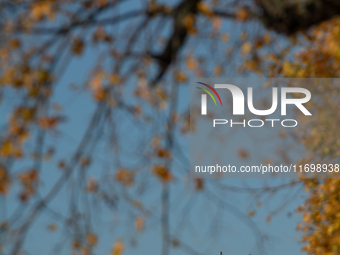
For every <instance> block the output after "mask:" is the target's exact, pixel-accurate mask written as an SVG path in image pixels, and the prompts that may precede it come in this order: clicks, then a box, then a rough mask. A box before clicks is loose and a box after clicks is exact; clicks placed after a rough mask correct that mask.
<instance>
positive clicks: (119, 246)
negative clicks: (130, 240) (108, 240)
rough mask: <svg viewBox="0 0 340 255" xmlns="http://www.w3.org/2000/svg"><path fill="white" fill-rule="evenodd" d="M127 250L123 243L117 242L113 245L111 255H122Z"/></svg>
mask: <svg viewBox="0 0 340 255" xmlns="http://www.w3.org/2000/svg"><path fill="white" fill-rule="evenodd" d="M124 249H125V246H124V243H123V242H122V241H116V242H115V244H114V245H113V248H112V252H111V255H122V254H123V251H124Z"/></svg>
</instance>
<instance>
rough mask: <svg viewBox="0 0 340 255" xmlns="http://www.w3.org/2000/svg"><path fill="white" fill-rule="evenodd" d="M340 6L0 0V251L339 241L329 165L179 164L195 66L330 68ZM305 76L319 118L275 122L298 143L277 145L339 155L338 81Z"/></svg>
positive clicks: (326, 157) (259, 72)
mask: <svg viewBox="0 0 340 255" xmlns="http://www.w3.org/2000/svg"><path fill="white" fill-rule="evenodd" d="M339 13H340V4H339V3H338V1H337V0H327V1H321V0H290V1H289V0H281V1H280V0H241V1H231V0H227V1H221V0H211V1H200V0H179V1H159V0H150V1H147V0H121V1H118V0H94V1H75V0H59V1H54V0H43V1H42V0H23V1H21V0H12V1H7V0H1V1H0V35H1V36H0V92H1V107H0V112H1V120H0V121H1V126H0V128H1V133H0V221H1V223H0V252H1V254H11V255H17V254H84V255H87V254H112V255H122V254H162V255H169V254H173V255H175V254H219V253H220V252H221V251H222V252H223V254H249V253H251V254H287V253H288V254H300V253H307V254H339V253H340V217H339V214H338V211H339V208H340V203H339V201H340V199H339V195H340V193H339V192H340V183H339V181H338V179H337V178H328V179H303V178H300V179H297V178H295V179H266V180H263V179H192V178H190V172H189V157H190V155H189V148H190V143H189V141H190V133H191V132H192V131H194V130H195V123H193V122H192V121H191V120H190V111H189V110H190V109H189V98H190V86H189V84H190V82H189V80H190V78H196V79H197V78H203V77H215V78H217V77H226V78H228V77H253V78H257V77H270V78H276V77H280V78H281V77H286V78H330V77H333V78H336V77H338V76H339V71H340V62H339V59H340V58H339V54H340V47H339V37H340V20H339V18H338V17H337V16H338V14H339ZM308 89H309V90H310V91H311V93H312V95H313V103H312V104H311V105H310V106H309V108H308V109H311V111H312V112H313V118H312V119H304V118H301V119H300V118H299V121H301V122H302V123H303V124H304V129H299V132H293V133H285V132H283V133H280V134H278V137H277V138H278V139H282V138H284V140H285V141H291V140H294V143H295V144H296V143H297V144H298V145H299V146H301V147H303V153H302V154H301V157H300V158H299V159H298V160H295V159H294V160H293V159H291V158H290V157H289V155H288V154H287V151H289V149H290V144H289V143H288V144H286V145H285V146H284V147H282V146H278V148H277V150H275V152H276V154H277V156H278V157H280V158H281V159H282V160H284V161H286V162H289V163H294V162H292V161H297V162H298V163H304V162H307V163H338V162H339V156H340V151H339V145H340V133H339V129H338V123H340V114H339V111H338V108H339V107H338V106H339V87H338V86H336V84H333V83H330V84H310V85H309V87H308ZM261 104H262V105H263V106H264V107H266V106H267V105H268V102H266V101H263V102H261ZM273 141H276V138H273ZM233 153H235V154H236V155H237V157H238V158H239V160H243V161H244V162H249V161H251V159H252V157H256V156H255V154H254V153H253V152H252V151H251V150H249V149H247V148H238V149H237V151H234V152H233ZM269 160H270V159H269Z"/></svg>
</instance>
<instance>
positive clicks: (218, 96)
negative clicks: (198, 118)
mask: <svg viewBox="0 0 340 255" xmlns="http://www.w3.org/2000/svg"><path fill="white" fill-rule="evenodd" d="M197 83H199V84H201V85H203V86H206V87H207V88H209V89H210V90H211V91H212V92H214V93H215V95H216V96H217V98H218V100H220V104H221V105H222V101H221V98H220V95H219V94H218V93H217V91H216V90H215V89H214V88H213V87H211V86H210V85H208V84H205V83H203V82H197ZM196 88H198V89H201V90H203V91H204V92H206V93H207V94H208V95H209V96H210V97H211V98H212V100H214V103H215V105H217V104H216V100H215V98H214V96H213V95H212V94H211V93H210V92H209V91H208V90H206V89H202V88H200V87H196Z"/></svg>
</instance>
